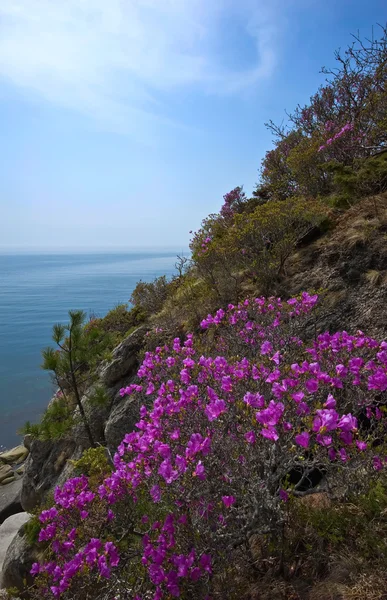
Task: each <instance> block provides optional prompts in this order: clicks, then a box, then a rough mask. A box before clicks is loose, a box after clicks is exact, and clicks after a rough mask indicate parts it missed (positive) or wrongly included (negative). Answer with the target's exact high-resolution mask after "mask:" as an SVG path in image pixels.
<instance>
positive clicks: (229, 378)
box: [32, 293, 387, 600]
mask: <svg viewBox="0 0 387 600" xmlns="http://www.w3.org/2000/svg"><path fill="white" fill-rule="evenodd" d="M317 301H318V298H317V296H315V295H314V296H311V295H309V294H307V293H304V294H302V296H301V297H300V298H298V299H295V298H294V299H290V300H288V301H281V300H280V299H277V298H269V299H265V298H255V299H249V300H246V301H244V302H243V303H241V304H239V305H238V306H233V305H229V307H228V309H227V310H222V309H220V310H218V311H217V313H216V314H214V315H208V317H207V318H206V319H204V320H203V321H202V323H201V328H202V332H201V334H198V335H197V336H194V335H192V334H190V335H188V336H187V338H186V339H185V340H180V339H178V338H176V339H175V340H173V341H172V342H171V344H170V345H169V346H163V347H158V348H156V350H155V351H154V352H153V353H150V352H148V353H147V354H146V356H145V359H144V361H143V364H142V365H141V367H140V369H139V372H138V376H139V383H133V384H131V385H129V386H128V387H127V388H125V389H123V390H121V395H122V396H131V397H132V398H133V402H137V403H138V407H139V418H138V423H137V428H136V431H133V432H128V433H127V435H126V436H125V438H124V439H123V441H122V443H121V444H120V446H119V447H118V449H117V453H116V455H115V457H114V470H113V472H112V473H111V474H110V475H109V476H108V477H106V478H105V479H104V480H103V481H101V482H100V485H99V486H95V485H94V486H92V485H91V484H90V482H89V480H88V479H87V477H85V476H82V477H79V478H75V479H72V480H70V481H68V482H67V483H66V484H65V485H64V486H63V488H62V489H57V490H56V493H55V506H54V507H52V508H51V509H49V510H47V511H44V512H43V513H42V514H41V517H40V520H41V524H42V529H41V532H40V540H41V541H42V542H43V544H45V547H46V550H45V554H46V558H45V560H43V561H42V562H41V563H40V564H38V563H36V564H34V565H33V569H32V572H33V573H34V575H36V580H35V581H36V583H35V592H34V593H35V594H36V597H38V595H42V590H43V595H44V597H56V598H59V597H63V598H74V597H78V598H106V599H107V598H109V599H111V598H117V599H118V598H119V599H123V598H125V599H126V598H128V599H133V600H134V599H136V600H140V599H142V600H144V599H148V598H152V599H155V600H156V599H162V598H171V597H182V598H215V597H221V598H225V597H231V596H230V595H227V594H228V592H227V589H228V580H227V576H226V577H225V574H228V575H229V576H230V573H231V571H230V569H231V568H232V566H233V565H234V566H235V565H239V566H238V569H239V570H240V569H242V568H245V569H248V565H249V557H250V550H251V548H250V542H251V540H252V539H253V537H254V536H255V537H256V536H262V539H265V540H269V541H270V542H271V554H272V556H273V557H274V558H275V557H276V556H280V554H281V545H282V543H283V535H284V526H285V524H286V519H287V514H288V512H287V509H288V504H289V502H290V503H292V502H295V501H297V497H298V496H302V495H306V494H310V493H313V492H314V491H316V490H319V489H321V487H322V488H323V489H326V490H328V492H329V491H330V490H333V489H335V486H336V488H337V487H341V488H342V489H344V488H345V486H346V485H348V486H352V491H354V490H355V491H356V492H357V491H358V492H360V491H361V486H362V485H363V483H365V482H366V480H367V481H369V480H370V478H377V477H379V476H380V473H381V472H382V469H383V468H384V466H385V456H384V452H383V443H382V438H383V434H384V429H385V417H384V408H383V397H384V395H385V394H384V393H385V391H386V390H387V343H385V342H379V341H377V340H374V339H371V338H370V337H367V335H365V334H364V333H362V332H361V331H358V332H357V333H356V334H355V335H349V334H348V333H346V332H341V333H335V334H330V333H324V334H321V335H318V336H317V337H316V339H315V340H314V341H313V342H307V341H306V340H307V339H308V336H307V335H306V332H308V331H310V330H312V329H313V326H312V325H313V314H314V309H315V305H316V303H317ZM309 337H310V334H309ZM316 472H318V473H319V474H320V475H321V477H322V478H323V479H322V482H321V483H320V485H319V486H317V487H313V485H314V484H313V481H312V479H313V477H312V475H313V473H316ZM295 474H296V475H297V476H295Z"/></svg>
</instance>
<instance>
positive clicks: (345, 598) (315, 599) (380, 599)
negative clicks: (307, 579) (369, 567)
mask: <svg viewBox="0 0 387 600" xmlns="http://www.w3.org/2000/svg"><path fill="white" fill-rule="evenodd" d="M386 599H387V579H386V576H385V575H384V574H376V573H371V574H362V573H358V574H356V577H353V583H352V584H350V585H348V584H343V583H339V582H334V581H329V580H327V581H322V582H321V583H319V584H318V585H316V586H315V587H314V588H313V589H312V590H311V592H310V594H309V599H308V600H386Z"/></svg>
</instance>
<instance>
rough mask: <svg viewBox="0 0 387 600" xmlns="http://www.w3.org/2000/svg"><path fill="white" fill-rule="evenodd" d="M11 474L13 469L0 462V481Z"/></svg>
mask: <svg viewBox="0 0 387 600" xmlns="http://www.w3.org/2000/svg"><path fill="white" fill-rule="evenodd" d="M11 475H13V469H12V467H11V466H10V465H1V464H0V483H1V482H2V481H4V480H5V479H8V478H9V477H10V476H11Z"/></svg>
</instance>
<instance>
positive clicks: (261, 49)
mask: <svg viewBox="0 0 387 600" xmlns="http://www.w3.org/2000/svg"><path fill="white" fill-rule="evenodd" d="M263 6H264V5H263V0H239V2H235V1H234V0H11V1H10V0H0V77H2V78H4V79H5V80H6V81H8V82H11V83H12V84H13V85H15V86H17V87H19V88H22V89H24V90H25V91H26V93H27V94H29V95H31V93H32V94H34V95H36V97H38V98H43V99H45V100H47V101H49V102H52V103H54V104H57V105H61V106H65V107H68V108H70V109H75V110H77V111H80V112H82V113H85V114H87V115H89V116H90V117H92V118H94V119H96V120H97V121H99V122H101V123H102V124H104V125H105V126H108V127H110V128H112V129H117V130H122V127H123V126H125V129H126V130H127V131H129V132H133V131H134V130H135V129H136V128H138V126H139V124H147V126H148V127H150V128H152V126H153V125H155V124H160V123H163V122H164V123H169V121H168V119H167V118H165V117H164V116H163V114H165V112H164V110H163V102H165V97H166V94H167V93H171V92H176V91H179V90H181V89H195V90H200V91H203V93H207V94H213V93H216V94H224V93H238V92H240V91H243V90H245V89H246V88H249V87H251V86H253V85H254V84H256V83H257V82H258V81H259V80H260V79H261V78H262V77H265V76H268V75H270V73H271V72H272V70H273V67H274V64H275V54H274V48H273V46H274V37H275V36H274V34H273V31H274V29H273V26H272V23H271V20H270V18H269V17H268V14H267V11H265V10H264V9H263ZM225 15H226V16H228V17H229V19H232V18H235V19H236V20H238V22H239V23H240V24H241V26H242V28H243V29H244V35H245V36H246V37H247V39H249V41H251V44H252V47H253V48H254V49H255V51H254V53H253V55H252V56H251V57H250V58H249V62H248V63H247V64H246V65H245V66H244V67H243V68H240V69H237V70H235V69H234V70H232V69H229V68H227V65H224V64H223V63H222V57H221V56H220V55H219V52H217V51H215V49H216V48H219V45H221V43H222V42H223V43H224V42H225V41H226V40H227V30H225V29H224V27H222V19H224V17H225ZM162 99H163V100H162Z"/></svg>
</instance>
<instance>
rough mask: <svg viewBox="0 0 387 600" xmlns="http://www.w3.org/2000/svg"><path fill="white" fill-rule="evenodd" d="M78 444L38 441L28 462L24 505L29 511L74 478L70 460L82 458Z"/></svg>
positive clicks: (32, 446) (22, 496)
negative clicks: (52, 491) (56, 487)
mask: <svg viewBox="0 0 387 600" xmlns="http://www.w3.org/2000/svg"><path fill="white" fill-rule="evenodd" d="M78 457H79V456H78V454H77V444H76V442H75V441H74V440H73V439H70V440H53V441H51V440H50V441H44V442H43V441H40V440H34V441H33V442H32V444H31V452H30V455H29V457H28V459H27V461H26V465H25V474H24V477H23V487H22V492H21V504H22V507H23V509H24V510H25V511H29V510H32V509H33V508H34V507H35V506H36V505H37V504H39V503H40V502H41V501H42V500H43V498H44V496H45V495H46V494H47V493H48V492H49V491H50V490H52V489H53V488H54V487H55V485H57V484H58V483H60V481H65V480H66V479H67V478H68V477H71V473H72V472H73V468H72V466H71V465H70V464H69V463H68V460H69V459H70V458H74V459H76V458H78Z"/></svg>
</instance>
